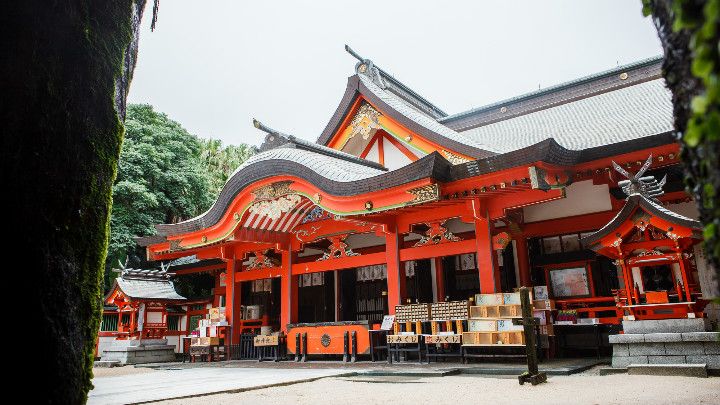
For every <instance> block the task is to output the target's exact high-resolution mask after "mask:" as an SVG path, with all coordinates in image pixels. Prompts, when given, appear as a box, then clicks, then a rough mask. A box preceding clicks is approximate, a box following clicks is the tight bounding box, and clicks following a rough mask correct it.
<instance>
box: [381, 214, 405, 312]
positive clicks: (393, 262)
mask: <svg viewBox="0 0 720 405" xmlns="http://www.w3.org/2000/svg"><path fill="white" fill-rule="evenodd" d="M388 228H390V226H388ZM385 260H386V263H387V289H388V295H387V297H388V312H389V313H390V314H391V315H392V314H394V313H395V305H400V304H401V302H402V298H403V296H404V294H405V291H404V284H405V282H404V281H405V269H404V268H402V266H400V235H398V232H397V227H396V226H395V225H392V231H391V232H389V233H387V234H386V235H385Z"/></svg>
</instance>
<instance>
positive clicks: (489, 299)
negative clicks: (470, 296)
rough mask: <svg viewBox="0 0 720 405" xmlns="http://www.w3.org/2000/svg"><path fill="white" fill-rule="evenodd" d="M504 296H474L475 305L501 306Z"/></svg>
mask: <svg viewBox="0 0 720 405" xmlns="http://www.w3.org/2000/svg"><path fill="white" fill-rule="evenodd" d="M504 298H505V297H504V295H503V294H502V293H500V294H475V305H478V306H481V305H502V304H504V303H505V301H504Z"/></svg>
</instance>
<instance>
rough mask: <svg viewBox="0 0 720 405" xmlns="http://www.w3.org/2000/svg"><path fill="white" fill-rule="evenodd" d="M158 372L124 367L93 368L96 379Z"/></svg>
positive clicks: (142, 368) (149, 369)
mask: <svg viewBox="0 0 720 405" xmlns="http://www.w3.org/2000/svg"><path fill="white" fill-rule="evenodd" d="M155 372H157V371H155V370H153V369H151V368H144V367H135V366H122V367H93V375H94V376H95V377H94V378H102V377H117V376H121V375H130V374H145V373H155Z"/></svg>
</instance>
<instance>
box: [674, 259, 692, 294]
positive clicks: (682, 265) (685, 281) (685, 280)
mask: <svg viewBox="0 0 720 405" xmlns="http://www.w3.org/2000/svg"><path fill="white" fill-rule="evenodd" d="M677 258H678V264H680V275H681V276H682V282H683V288H684V289H685V300H686V301H687V302H691V301H692V295H691V294H690V285H689V284H688V275H687V267H686V266H685V259H683V257H682V253H678V254H677ZM679 300H680V297H678V301H679Z"/></svg>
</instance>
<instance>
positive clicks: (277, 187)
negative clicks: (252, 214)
mask: <svg viewBox="0 0 720 405" xmlns="http://www.w3.org/2000/svg"><path fill="white" fill-rule="evenodd" d="M291 184H292V181H278V182H275V183H272V184H268V185H267V186H263V187H260V188H258V189H257V190H255V191H253V195H254V196H255V199H256V200H273V199H275V198H278V197H280V196H283V195H286V194H290V193H292V190H290V185H291Z"/></svg>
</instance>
